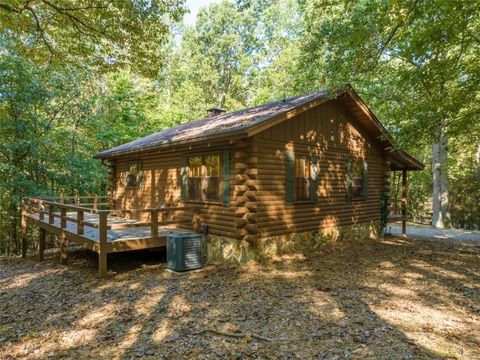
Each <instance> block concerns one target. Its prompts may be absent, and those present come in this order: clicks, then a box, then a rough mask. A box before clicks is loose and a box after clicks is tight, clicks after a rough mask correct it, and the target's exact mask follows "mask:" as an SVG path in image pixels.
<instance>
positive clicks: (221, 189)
mask: <svg viewBox="0 0 480 360" xmlns="http://www.w3.org/2000/svg"><path fill="white" fill-rule="evenodd" d="M208 155H218V157H219V175H218V178H219V183H218V187H219V196H218V200H216V199H207V198H205V197H204V196H203V193H204V192H203V188H202V186H203V183H204V181H203V179H204V178H205V177H206V176H204V175H202V176H201V177H200V179H201V180H200V196H201V197H202V198H201V199H190V197H189V190H188V179H189V178H190V176H189V175H188V173H189V171H190V166H189V159H190V158H191V157H195V156H200V158H201V160H202V165H201V166H202V168H203V166H205V157H206V156H208ZM185 157H186V179H185V180H186V202H187V203H191V204H214V205H218V204H220V205H221V204H222V198H223V192H224V181H223V157H222V151H221V150H218V151H208V152H200V153H190V154H186V155H185ZM202 171H203V169H202Z"/></svg>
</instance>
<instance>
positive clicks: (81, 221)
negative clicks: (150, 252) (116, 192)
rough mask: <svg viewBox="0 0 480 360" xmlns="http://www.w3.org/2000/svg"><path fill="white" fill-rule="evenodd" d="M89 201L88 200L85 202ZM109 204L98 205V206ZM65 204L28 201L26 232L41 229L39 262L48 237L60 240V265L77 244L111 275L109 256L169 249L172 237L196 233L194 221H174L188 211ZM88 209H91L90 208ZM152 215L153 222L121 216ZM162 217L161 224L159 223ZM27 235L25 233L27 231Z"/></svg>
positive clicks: (43, 200) (186, 218)
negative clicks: (174, 215) (29, 227)
mask: <svg viewBox="0 0 480 360" xmlns="http://www.w3.org/2000/svg"><path fill="white" fill-rule="evenodd" d="M83 201H85V200H83ZM97 203H99V204H102V206H105V204H106V203H101V202H97V201H95V204H97ZM81 205H82V206H79V205H78V204H65V203H59V202H57V201H52V200H45V199H26V200H25V201H24V211H22V228H23V229H26V226H27V225H28V224H31V225H34V226H37V227H38V228H39V258H40V260H43V257H44V255H43V252H44V249H45V237H46V233H47V232H48V233H53V234H55V235H57V236H58V237H59V238H60V247H61V255H60V262H61V263H66V261H67V244H68V242H69V241H70V242H73V243H75V244H77V245H80V246H83V247H85V248H87V249H90V250H93V251H95V252H97V253H98V254H99V274H100V276H105V275H106V273H107V254H108V253H113V252H120V251H130V250H140V249H149V248H155V247H161V246H165V245H166V239H167V237H168V235H169V234H172V233H178V232H193V231H192V218H191V217H190V218H188V217H185V216H182V217H177V218H176V219H171V217H168V216H165V220H163V219H164V215H168V214H169V213H171V212H178V211H180V212H183V211H185V210H187V209H190V208H187V207H184V206H182V207H178V206H168V207H167V206H164V207H161V208H155V209H133V210H132V209H129V210H126V209H121V210H118V209H115V210H113V209H98V208H97V206H93V207H92V206H88V205H91V204H89V203H88V204H87V205H85V203H81ZM86 206H88V207H86ZM138 212H148V213H149V216H148V218H149V219H150V220H149V221H139V220H136V219H132V218H127V217H124V216H120V215H119V214H124V213H128V214H132V213H138ZM159 215H161V221H159ZM24 234H25V230H24Z"/></svg>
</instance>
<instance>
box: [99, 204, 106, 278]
mask: <svg viewBox="0 0 480 360" xmlns="http://www.w3.org/2000/svg"><path fill="white" fill-rule="evenodd" d="M107 214H108V213H107V212H104V211H101V212H100V213H99V214H98V217H99V222H98V240H99V242H100V248H99V249H98V276H100V277H105V276H107Z"/></svg>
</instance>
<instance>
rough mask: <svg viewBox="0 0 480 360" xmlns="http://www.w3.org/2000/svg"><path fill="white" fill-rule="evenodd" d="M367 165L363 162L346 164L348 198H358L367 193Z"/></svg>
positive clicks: (355, 161)
mask: <svg viewBox="0 0 480 360" xmlns="http://www.w3.org/2000/svg"><path fill="white" fill-rule="evenodd" d="M366 175H367V163H366V162H365V161H363V160H354V161H351V162H350V161H348V162H347V186H348V189H347V192H348V195H349V197H350V198H360V197H364V196H366V193H367V177H366Z"/></svg>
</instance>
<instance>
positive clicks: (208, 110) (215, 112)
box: [207, 107, 227, 116]
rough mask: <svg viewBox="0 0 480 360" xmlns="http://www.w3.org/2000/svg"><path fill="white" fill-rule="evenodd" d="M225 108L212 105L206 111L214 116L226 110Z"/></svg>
mask: <svg viewBox="0 0 480 360" xmlns="http://www.w3.org/2000/svg"><path fill="white" fill-rule="evenodd" d="M226 111H227V110H225V109H222V108H219V107H213V108H210V109H207V112H208V114H209V115H208V116H216V115H220V114H222V113H224V112H226Z"/></svg>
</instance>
